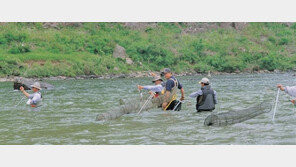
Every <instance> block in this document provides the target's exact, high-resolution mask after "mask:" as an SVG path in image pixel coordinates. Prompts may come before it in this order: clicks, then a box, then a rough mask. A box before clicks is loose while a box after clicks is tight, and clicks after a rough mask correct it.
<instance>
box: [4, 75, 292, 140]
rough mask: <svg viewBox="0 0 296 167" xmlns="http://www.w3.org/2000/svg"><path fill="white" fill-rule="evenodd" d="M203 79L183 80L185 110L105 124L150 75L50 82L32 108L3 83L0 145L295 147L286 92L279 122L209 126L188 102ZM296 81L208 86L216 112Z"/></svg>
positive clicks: (270, 97) (271, 95) (244, 80)
mask: <svg viewBox="0 0 296 167" xmlns="http://www.w3.org/2000/svg"><path fill="white" fill-rule="evenodd" d="M202 77H203V76H184V77H177V78H178V79H179V80H180V81H181V83H182V84H183V87H184V89H185V95H186V100H185V101H186V103H185V104H184V106H183V110H182V111H179V112H164V111H161V110H160V109H154V110H150V111H144V112H143V113H142V114H141V115H139V116H137V115H136V114H134V113H132V114H128V115H124V116H122V117H120V118H118V119H116V120H110V121H102V122H99V121H96V120H95V119H96V116H97V114H99V113H103V112H106V111H110V110H116V108H117V107H118V106H119V101H120V99H128V98H136V97H139V93H138V91H137V89H136V86H137V85H138V84H141V85H147V84H150V83H151V78H129V79H128V78H127V79H104V80H103V79H94V80H60V81H47V82H49V83H51V84H53V85H54V86H55V89H54V90H43V91H42V93H43V98H44V100H43V104H42V106H41V107H39V108H37V109H31V108H30V107H28V106H26V104H25V103H26V100H23V101H22V102H21V103H20V105H19V106H15V105H16V104H17V103H18V102H19V100H20V99H21V98H22V96H21V95H22V94H21V92H20V91H13V90H12V84H13V83H12V82H2V83H0V94H1V95H0V144H1V145H18V144H24V145H40V144H54V145H62V144H66V145H67V144H75V145H85V144H94V145H127V144H128V145H138V144H145V145H149V144H152V145H167V144H173V145H175V144H178V145H184V144H186V145H187V144H202V145H204V144H211V145H225V144H227V145H228V144H236V145H238V144H243V145H246V144H247V145H258V144H268V145H269V144H296V138H295V137H296V111H295V107H294V106H293V105H292V103H291V102H289V100H290V99H291V97H289V96H288V95H286V94H285V93H284V92H281V93H280V97H279V101H280V102H279V106H278V112H277V113H276V116H275V121H274V122H272V114H273V110H272V111H271V112H269V113H264V114H262V115H259V116H257V117H255V118H252V119H250V120H247V121H245V122H242V123H238V124H234V125H229V126H224V127H207V126H204V120H205V118H206V117H207V116H208V115H209V114H210V113H208V112H205V113H196V112H195V99H191V98H189V97H188V95H189V94H190V93H191V92H193V91H196V90H198V89H200V86H199V84H197V82H198V81H199V80H200V79H201V78H202ZM295 80H296V79H295V77H293V75H292V74H291V73H286V74H247V75H246V74H244V75H230V74H229V75H217V76H215V75H214V76H212V78H210V81H211V83H212V87H213V88H214V89H215V90H216V91H217V93H218V102H219V104H218V105H217V106H216V110H215V111H214V113H219V112H226V111H228V110H236V109H245V108H248V107H249V106H251V105H254V104H259V103H261V102H264V101H266V102H272V103H273V102H274V100H275V97H276V93H277V88H276V87H275V86H276V84H277V83H282V84H284V85H290V86H292V85H295ZM179 97H180V95H179ZM135 103H136V102H135Z"/></svg>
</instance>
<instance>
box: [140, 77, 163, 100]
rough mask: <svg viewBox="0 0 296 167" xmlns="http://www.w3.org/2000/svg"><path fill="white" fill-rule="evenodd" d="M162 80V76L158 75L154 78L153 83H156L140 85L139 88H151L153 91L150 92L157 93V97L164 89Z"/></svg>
mask: <svg viewBox="0 0 296 167" xmlns="http://www.w3.org/2000/svg"><path fill="white" fill-rule="evenodd" d="M162 82H163V80H162V79H161V78H160V77H158V76H156V77H154V79H153V80H152V83H154V84H155V85H148V86H141V85H138V89H139V90H142V89H144V90H149V91H151V92H150V93H152V92H154V93H155V97H158V95H159V94H160V93H161V91H162V89H163V86H162Z"/></svg>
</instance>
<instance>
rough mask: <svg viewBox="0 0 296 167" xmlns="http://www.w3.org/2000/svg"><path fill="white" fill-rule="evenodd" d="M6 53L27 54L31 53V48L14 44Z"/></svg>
mask: <svg viewBox="0 0 296 167" xmlns="http://www.w3.org/2000/svg"><path fill="white" fill-rule="evenodd" d="M8 52H9V53H12V54H19V53H27V52H31V48H30V46H28V45H24V44H15V45H13V46H11V48H10V49H9V51H8Z"/></svg>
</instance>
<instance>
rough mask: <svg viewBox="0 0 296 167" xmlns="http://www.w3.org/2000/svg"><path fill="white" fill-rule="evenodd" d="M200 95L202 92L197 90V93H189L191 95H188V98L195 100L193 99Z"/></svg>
mask: <svg viewBox="0 0 296 167" xmlns="http://www.w3.org/2000/svg"><path fill="white" fill-rule="evenodd" d="M200 95H202V91H201V90H198V91H196V92H193V93H191V94H190V95H189V97H191V98H195V97H197V96H200Z"/></svg>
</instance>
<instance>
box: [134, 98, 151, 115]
mask: <svg viewBox="0 0 296 167" xmlns="http://www.w3.org/2000/svg"><path fill="white" fill-rule="evenodd" d="M154 95H155V93H154V92H152V93H151V95H150V96H149V97H148V99H147V100H146V101H145V103H144V104H143V106H142V107H141V109H140V111H139V112H138V113H137V115H139V114H140V113H141V111H142V110H143V108H144V107H145V106H146V105H147V104H148V102H149V101H150V100H151V99H152V98H153V96H154Z"/></svg>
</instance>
